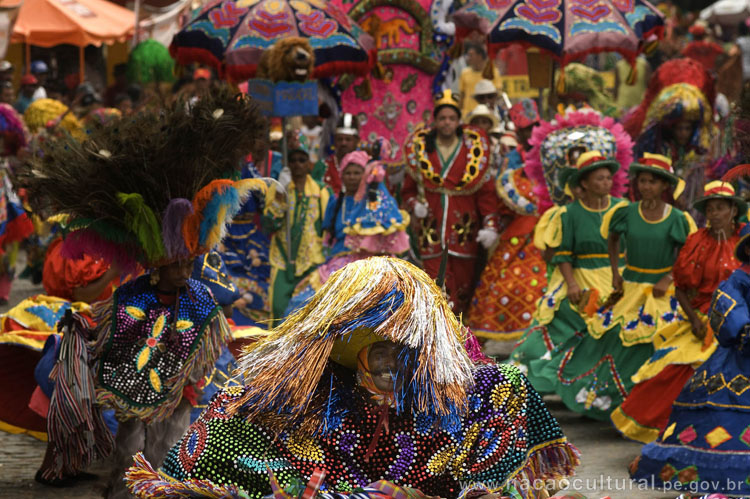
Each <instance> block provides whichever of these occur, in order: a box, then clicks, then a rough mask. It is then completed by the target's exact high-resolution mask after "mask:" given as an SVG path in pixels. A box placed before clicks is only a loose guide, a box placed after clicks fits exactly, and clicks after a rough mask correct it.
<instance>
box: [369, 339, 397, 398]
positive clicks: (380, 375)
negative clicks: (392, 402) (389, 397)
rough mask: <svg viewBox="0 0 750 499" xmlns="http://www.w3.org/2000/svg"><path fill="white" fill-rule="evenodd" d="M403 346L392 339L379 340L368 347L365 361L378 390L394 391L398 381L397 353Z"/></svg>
mask: <svg viewBox="0 0 750 499" xmlns="http://www.w3.org/2000/svg"><path fill="white" fill-rule="evenodd" d="M402 349H403V346H401V345H399V344H397V343H393V342H392V341H380V342H378V343H375V344H373V345H372V346H371V347H370V351H369V353H368V354H367V363H368V364H369V367H370V374H371V375H372V380H373V382H374V383H375V386H376V387H377V388H378V390H383V391H394V389H395V388H397V386H396V383H397V382H400V379H399V378H401V377H402V376H399V362H398V355H399V353H401V350H402Z"/></svg>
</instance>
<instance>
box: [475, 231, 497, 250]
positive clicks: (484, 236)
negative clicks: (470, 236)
mask: <svg viewBox="0 0 750 499" xmlns="http://www.w3.org/2000/svg"><path fill="white" fill-rule="evenodd" d="M498 237H500V236H498V234H497V231H496V230H495V229H479V232H478V233H477V242H478V243H479V244H481V245H482V246H484V249H490V248H491V247H493V246H494V245H495V243H496V242H497V238H498Z"/></svg>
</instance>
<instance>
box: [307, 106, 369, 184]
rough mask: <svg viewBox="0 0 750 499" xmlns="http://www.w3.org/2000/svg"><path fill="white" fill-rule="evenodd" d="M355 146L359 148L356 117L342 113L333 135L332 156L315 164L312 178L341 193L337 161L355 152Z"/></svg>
mask: <svg viewBox="0 0 750 499" xmlns="http://www.w3.org/2000/svg"><path fill="white" fill-rule="evenodd" d="M357 146H359V124H358V123H357V117H356V116H354V115H353V114H350V113H344V114H342V115H341V117H340V118H339V120H338V123H337V124H336V131H335V132H334V135H333V155H331V156H329V157H328V158H327V159H325V160H321V161H318V162H317V163H316V164H315V167H314V168H313V172H312V177H313V178H314V179H315V180H317V181H318V182H320V181H322V182H324V183H325V184H326V185H328V186H329V187H330V188H331V189H333V191H334V192H335V193H336V194H338V193H339V192H340V191H341V178H340V177H339V172H338V164H339V161H341V160H342V159H343V158H344V156H346V155H347V154H349V153H350V152H352V151H354V150H356V149H357Z"/></svg>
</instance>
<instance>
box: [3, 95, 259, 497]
mask: <svg viewBox="0 0 750 499" xmlns="http://www.w3.org/2000/svg"><path fill="white" fill-rule="evenodd" d="M240 131H241V132H240ZM265 133H266V123H265V121H264V119H263V118H262V117H261V116H260V114H259V112H258V110H257V108H256V107H255V106H254V105H253V104H252V103H251V102H250V100H249V99H245V98H242V97H239V96H236V95H234V94H233V93H232V92H231V91H230V90H229V89H227V88H221V89H217V90H216V91H215V92H212V93H211V95H206V96H203V97H202V98H201V99H200V100H198V101H196V102H192V103H191V104H190V105H186V104H185V103H184V102H175V103H174V104H173V105H172V106H171V107H170V108H167V109H164V110H162V111H161V112H159V113H139V114H137V115H134V116H132V117H127V118H122V119H120V120H115V121H113V122H112V123H110V125H109V126H107V127H102V128H95V129H93V130H92V131H91V133H90V135H89V136H88V140H86V141H83V142H77V141H75V140H72V139H70V138H65V137H63V138H60V139H48V140H46V141H45V142H44V143H43V144H42V149H43V151H42V152H43V154H38V155H35V156H33V157H31V158H30V159H29V161H28V162H27V163H26V164H24V165H23V167H22V168H20V170H19V172H18V178H19V180H20V182H21V184H22V186H23V187H25V188H26V189H27V191H28V192H29V202H30V203H31V204H32V207H33V208H34V209H35V211H36V212H37V213H39V215H40V216H42V217H46V216H50V215H54V214H59V213H65V214H66V215H67V221H66V226H67V227H66V230H67V231H68V234H67V237H66V238H65V239H64V240H63V243H62V245H61V251H62V254H63V255H64V256H65V257H68V258H77V257H80V256H82V255H84V254H87V255H90V256H91V257H93V258H96V259H101V260H102V261H103V262H104V263H110V262H116V263H117V265H118V267H119V268H120V269H122V270H123V271H124V272H125V273H131V274H133V275H137V274H138V273H140V272H139V269H141V268H145V269H157V270H156V271H154V272H153V273H152V274H151V275H149V274H146V275H142V276H141V277H139V278H137V279H135V280H132V281H130V282H128V283H127V284H124V285H122V286H120V287H119V288H118V289H117V290H116V292H115V293H114V295H113V296H112V298H111V300H109V301H106V302H101V303H100V304H99V305H98V306H97V307H96V309H95V310H94V317H95V321H96V327H95V329H94V332H95V335H94V338H95V341H94V342H93V343H91V344H89V343H88V340H89V338H90V333H91V332H90V331H89V325H88V324H87V323H86V322H85V321H84V320H83V319H82V318H80V317H78V316H73V317H72V319H69V320H68V319H66V321H65V325H64V327H65V329H64V331H65V333H64V334H63V340H62V342H61V346H60V350H61V352H65V354H64V355H63V354H62V353H61V355H60V360H59V361H58V363H57V365H56V366H55V368H54V369H53V373H52V375H51V377H52V378H53V379H54V381H55V388H54V392H53V394H52V398H51V402H50V410H49V416H48V430H49V431H48V433H49V435H50V442H51V445H52V446H53V449H52V454H53V456H54V458H53V461H54V465H53V468H50V469H47V470H44V474H43V475H44V477H45V478H46V479H48V480H50V479H52V478H56V477H57V478H61V477H63V476H65V475H68V474H75V473H76V472H77V471H78V470H81V469H83V468H85V467H86V466H87V465H88V464H89V463H90V462H91V460H92V459H94V458H97V457H102V456H105V455H107V454H108V453H109V452H111V451H112V439H111V435H109V433H108V431H107V432H104V431H103V429H104V425H103V424H102V421H101V414H100V413H101V405H103V406H108V407H111V408H113V409H115V411H116V415H117V418H118V420H119V421H120V425H119V427H118V431H117V435H116V448H115V458H114V462H115V466H114V471H113V474H112V476H111V481H110V485H111V487H112V492H111V493H110V497H121V496H124V495H125V494H126V493H127V491H125V490H124V487H123V485H122V484H123V482H122V480H121V479H120V473H121V472H122V470H123V469H124V466H125V463H124V460H127V459H129V458H130V456H132V454H134V453H135V452H137V451H139V450H145V452H147V454H148V455H150V457H151V459H154V460H157V461H161V459H162V457H163V454H164V453H165V452H166V448H167V447H166V446H167V445H168V444H167V443H166V441H168V440H169V439H170V438H171V437H170V435H171V434H173V433H174V432H175V431H180V430H181V429H182V428H180V426H181V425H186V424H187V423H188V422H189V415H190V414H189V413H190V404H188V403H181V402H182V400H183V393H184V392H185V388H186V387H187V386H188V385H189V384H191V383H195V382H197V381H198V380H199V379H200V378H201V377H202V376H203V374H204V373H205V372H207V371H209V370H210V369H211V368H212V367H213V366H214V363H215V361H216V360H217V358H218V357H219V355H220V354H221V352H222V349H223V347H224V346H225V345H226V343H227V342H228V341H229V339H230V331H229V328H228V325H227V322H226V320H225V318H224V316H223V314H222V312H221V308H220V307H219V306H218V305H217V304H216V303H215V301H214V298H213V296H212V295H211V293H210V291H209V290H208V289H207V288H206V287H205V286H204V285H203V284H201V283H199V282H198V281H194V280H192V279H187V281H185V282H184V284H169V283H168V286H173V287H174V286H177V287H176V288H175V290H174V291H173V292H169V293H168V294H166V295H165V294H164V293H165V291H159V290H160V289H162V288H159V284H158V281H159V276H160V275H161V269H164V268H165V267H169V266H173V269H172V270H174V269H178V270H174V272H178V273H179V272H183V270H179V269H181V267H184V264H185V262H187V263H192V261H193V259H194V258H195V257H196V256H198V255H202V254H204V253H206V252H207V251H209V250H210V249H212V248H213V247H215V246H216V245H218V244H219V242H220V241H221V240H222V239H223V237H224V235H225V224H226V223H227V221H228V220H230V219H231V217H232V215H234V213H236V212H237V211H238V210H239V208H240V206H241V205H242V204H243V203H244V201H245V200H246V199H247V197H248V196H249V194H250V191H253V190H255V191H262V192H265V191H266V190H267V188H266V184H265V182H264V181H263V180H261V179H242V180H237V179H238V178H239V171H238V165H239V164H240V161H241V159H242V158H244V157H245V156H246V155H247V154H248V153H253V154H254V155H256V157H257V156H260V155H262V154H263V153H264V151H263V149H264V144H265V142H264V141H263V139H262V138H263V137H264V136H265ZM207 158H210V159H207ZM175 263H179V265H174V264H175ZM167 270H169V269H167ZM174 272H173V273H174ZM155 277H156V279H155ZM173 282H181V281H179V280H174V281H173ZM167 289H169V288H167ZM89 366H93V369H89ZM93 402H97V404H93ZM99 404H101V405H99ZM182 427H183V428H184V426H182ZM147 428H148V429H150V431H152V433H151V435H150V437H149V438H145V433H146V430H147ZM121 466H122V467H121Z"/></svg>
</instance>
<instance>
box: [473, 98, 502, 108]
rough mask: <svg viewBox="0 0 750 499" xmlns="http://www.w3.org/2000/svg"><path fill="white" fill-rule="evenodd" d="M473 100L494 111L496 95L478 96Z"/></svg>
mask: <svg viewBox="0 0 750 499" xmlns="http://www.w3.org/2000/svg"><path fill="white" fill-rule="evenodd" d="M474 100H475V101H477V102H478V103H480V104H484V105H485V106H487V107H488V108H490V109H494V108H495V105H496V104H497V94H478V95H475V96H474Z"/></svg>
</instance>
